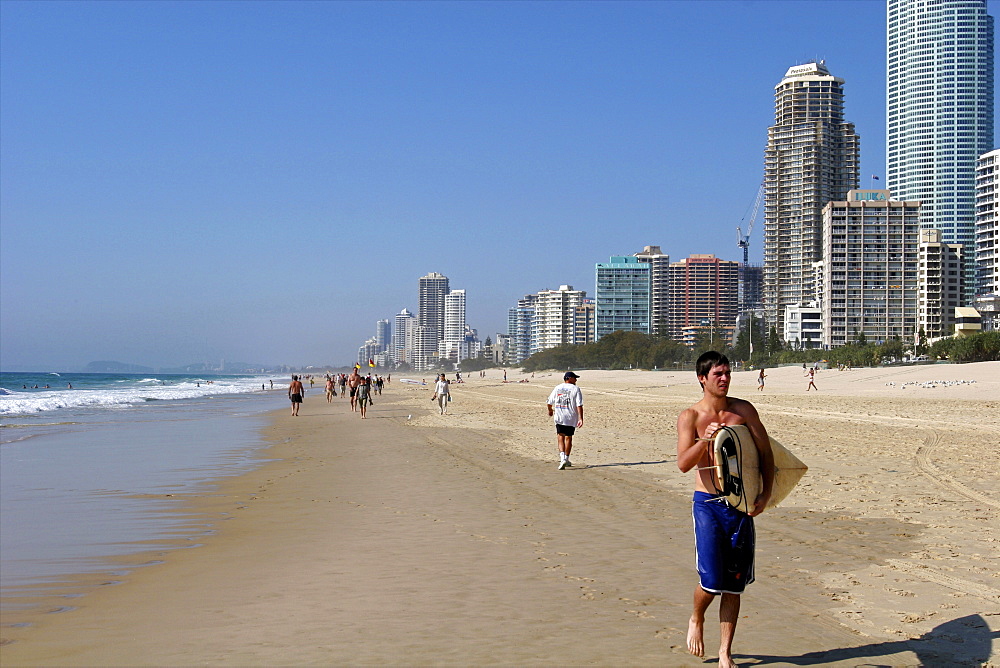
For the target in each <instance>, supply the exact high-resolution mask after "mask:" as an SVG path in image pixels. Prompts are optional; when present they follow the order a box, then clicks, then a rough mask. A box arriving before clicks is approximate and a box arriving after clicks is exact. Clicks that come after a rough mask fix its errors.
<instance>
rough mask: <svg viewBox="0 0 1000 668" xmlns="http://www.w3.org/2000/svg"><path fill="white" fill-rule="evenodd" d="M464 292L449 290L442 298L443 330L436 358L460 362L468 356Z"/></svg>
mask: <svg viewBox="0 0 1000 668" xmlns="http://www.w3.org/2000/svg"><path fill="white" fill-rule="evenodd" d="M467 330H468V325H467V324H466V322H465V290H451V291H449V292H448V294H447V295H445V298H444V330H443V336H442V338H441V341H439V342H438V356H439V357H440V358H441V359H448V360H450V361H452V362H461V361H462V360H463V359H465V358H467V357H468V356H469V347H468V345H467V341H466V334H467Z"/></svg>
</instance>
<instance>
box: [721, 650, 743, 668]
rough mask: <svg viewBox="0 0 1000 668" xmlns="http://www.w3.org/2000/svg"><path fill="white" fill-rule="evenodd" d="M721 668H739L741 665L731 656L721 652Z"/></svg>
mask: <svg viewBox="0 0 1000 668" xmlns="http://www.w3.org/2000/svg"><path fill="white" fill-rule="evenodd" d="M719 668H739V664H738V663H736V662H735V661H733V657H731V656H729V654H724V653H723V652H719Z"/></svg>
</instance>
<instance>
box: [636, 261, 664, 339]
mask: <svg viewBox="0 0 1000 668" xmlns="http://www.w3.org/2000/svg"><path fill="white" fill-rule="evenodd" d="M634 257H637V258H639V262H645V263H647V264H649V269H650V274H649V326H650V328H651V331H652V333H653V334H660V333H666V330H667V309H668V308H669V298H670V283H669V281H668V279H667V274H668V273H669V272H670V256H669V255H666V254H664V252H663V251H662V250H660V247H659V246H643V248H642V251H641V252H639V253H636V254H635V255H634Z"/></svg>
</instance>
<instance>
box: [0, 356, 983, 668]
mask: <svg viewBox="0 0 1000 668" xmlns="http://www.w3.org/2000/svg"><path fill="white" fill-rule="evenodd" d="M578 373H580V375H581V376H582V377H581V379H580V381H579V385H580V387H581V389H582V390H583V393H584V397H585V406H586V423H585V425H584V427H583V428H582V429H580V430H579V431H578V432H577V437H576V439H575V442H574V452H573V457H572V459H573V464H574V466H573V467H572V468H569V469H566V470H563V471H559V470H557V469H556V464H557V461H558V457H557V452H556V448H555V435H554V430H553V428H552V425H551V422H550V420H549V418H548V417H547V416H546V410H545V399H546V397H547V396H548V393H549V391H550V390H551V388H552V387H553V386H554V385H555V384H557V383H558V382H559V381H560V380H561V377H562V373H561V372H558V373H556V372H553V373H536V374H534V375H532V374H522V373H515V372H510V371H508V378H509V379H510V380H511V381H512V382H508V383H503V382H502V381H501V379H502V372H501V371H498V370H491V371H488V372H487V373H486V378H479V377H478V373H472V374H469V377H468V378H467V382H465V383H462V384H453V385H452V393H453V397H454V401H453V402H452V403H451V405H450V408H449V413H448V414H447V415H443V416H442V415H439V414H438V413H437V410H436V409H435V407H434V405H433V404H432V403H431V401H430V397H431V391H432V390H431V389H430V386H429V385H428V386H418V385H411V384H407V383H402V382H399V380H400V379H399V378H396V377H394V378H393V381H392V382H391V383H390V384H388V385H387V386H386V390H385V394H384V395H383V396H381V397H376V398H375V399H376V403H375V406H374V407H373V408H371V409H370V411H369V414H368V415H369V419H367V420H361V419H359V416H358V415H357V414H355V413H352V412H351V411H350V409H349V408H348V405H347V401H346V400H344V399H340V398H338V399H336V400H335V401H334V403H332V404H327V403H326V402H325V400H323V399H322V398H321V392H319V391H316V392H313V393H311V394H309V395H308V396H307V398H306V403H305V404H304V405H303V408H302V414H301V416H300V417H298V418H292V417H290V416H288V415H287V414H286V412H285V411H282V412H281V413H276V414H275V415H274V418H273V422H272V424H271V425H270V426H269V427H268V428H267V429H266V432H265V437H266V438H267V440H268V441H269V443H271V444H272V445H271V446H270V448H269V449H268V451H267V452H266V456H267V457H268V459H269V462H268V463H267V464H265V465H264V466H263V467H261V468H259V469H257V470H255V471H253V472H250V473H248V474H245V475H242V476H240V477H238V478H234V479H229V480H226V481H224V482H223V483H221V484H220V485H219V486H217V487H213V488H211V489H209V490H206V491H205V492H204V493H201V494H193V495H192V496H191V498H190V499H188V501H189V504H190V508H191V522H192V525H193V526H196V525H198V524H207V525H209V526H210V527H211V529H212V531H211V533H210V535H208V536H206V537H205V538H204V540H203V541H201V542H200V545H198V546H197V547H194V548H192V549H173V550H156V551H151V552H150V553H147V554H144V555H142V557H141V559H140V560H139V562H140V563H150V565H147V566H144V567H140V568H133V569H130V570H129V571H128V574H127V575H125V576H122V577H117V578H115V580H116V581H120V582H118V583H117V584H115V585H114V586H112V585H110V584H109V585H103V583H102V581H101V579H100V578H98V579H96V580H95V579H91V581H90V584H92V585H93V586H91V587H89V588H87V589H86V593H85V595H83V596H81V597H79V598H76V599H74V600H73V602H72V603H71V605H72V606H73V608H74V609H72V610H69V611H65V612H61V613H59V614H53V613H51V612H50V611H52V610H62V609H64V607H65V606H67V602H66V601H65V600H63V601H52V600H45V599H44V598H40V599H39V600H38V601H37V602H36V603H37V605H34V606H33V609H31V610H21V611H15V612H9V613H5V615H4V620H3V629H2V631H3V640H4V645H3V647H2V649H0V658H2V663H3V665H4V666H22V665H46V666H48V665H103V666H112V665H115V666H118V665H129V666H131V665H171V666H187V665H485V664H504V665H608V666H610V665H670V666H700V665H704V664H705V661H706V660H708V661H711V660H712V659H713V658H714V657H716V654H715V650H716V648H717V645H718V625H717V624H713V623H711V621H710V623H708V624H707V625H706V650H707V652H708V657H707V659H706V660H702V659H698V658H695V657H691V656H689V655H688V654H687V653H686V650H685V631H686V628H687V619H688V615H689V614H690V601H691V594H692V590H693V588H694V586H695V583H696V573H695V570H694V549H693V539H692V537H691V518H690V489H691V478H690V475H689V474H681V473H680V472H679V471H678V470H677V467H676V463H675V447H676V419H677V415H678V413H679V412H680V411H681V410H682V409H683V408H685V407H686V406H688V405H690V404H691V403H693V402H694V401H696V400H697V399H698V397H699V396H700V389H699V387H698V384H697V382H696V379H695V378H694V374H693V373H692V372H669V371H667V372H649V371H583V370H579V371H578ZM766 373H767V374H768V377H767V383H766V386H765V389H764V391H763V392H760V391H758V390H757V384H756V372H740V373H737V374H735V375H734V381H733V386H732V388H731V391H730V394H731V395H733V396H739V397H743V398H747V399H750V400H752V401H754V403H755V404H756V406H757V408H758V410H759V412H760V414H761V417H762V420H763V422H764V424H765V425H766V426H767V428H768V430H769V431H770V433H771V434H772V435H773V436H774V437H775V438H777V439H778V440H780V441H781V442H783V443H784V444H785V445H786V446H788V447H789V448H790V449H791V450H793V451H794V452H795V453H796V454H797V455H798V456H800V457H801V459H802V460H803V461H805V462H806V463H807V464H808V465H809V467H810V469H809V472H808V474H807V475H806V477H805V478H803V480H802V482H801V483H800V484H799V486H798V487H797V488H796V489H795V490H794V491H793V492H792V493H791V495H790V496H789V498H788V499H787V500H786V501H785V502H784V503H783V504H782V506H781V507H779V508H776V509H773V510H770V511H768V512H767V513H765V514H764V515H762V516H761V517H760V518H758V523H757V527H758V528H757V532H758V551H757V568H756V574H757V582H756V583H754V584H753V585H751V586H750V587H749V588H748V591H747V594H746V595H745V596H744V602H743V608H742V611H741V619H740V626H739V629H738V631H737V636H736V644H735V646H734V651H735V654H736V658H737V660H738V661H740V662H741V663H742V664H744V665H775V666H803V665H833V666H857V665H890V666H906V665H968V666H978V665H982V664H987V665H996V664H997V663H998V661H1000V658H998V657H1000V652H998V647H1000V575H998V573H1000V559H998V554H1000V494H998V491H997V490H1000V473H998V468H1000V467H998V464H1000V455H998V449H997V444H998V443H1000V420H998V418H1000V363H997V362H991V363H981V364H969V365H926V366H915V367H906V368H890V369H854V370H847V371H837V370H823V371H820V372H819V373H818V374H817V376H816V385H817V387H818V388H819V390H818V392H817V391H810V392H808V393H807V392H806V386H807V384H808V379H807V378H805V377H804V375H803V372H802V369H801V367H798V368H796V367H783V368H778V369H769V370H768V371H767V372H766ZM409 377H410V378H415V379H419V378H420V376H416V375H411V376H409ZM427 380H428V381H430V380H431V376H430V374H428V375H427ZM522 380H526V381H528V382H517V381H522ZM133 561H134V560H133ZM128 565H130V564H123V566H128ZM85 580H86V579H85V578H84V579H83V580H82V582H83V583H84V584H86V582H85ZM105 580H106V578H105ZM716 609H717V608H715V607H713V609H712V610H711V611H710V615H714V614H716V613H715V610H716ZM710 620H711V617H710Z"/></svg>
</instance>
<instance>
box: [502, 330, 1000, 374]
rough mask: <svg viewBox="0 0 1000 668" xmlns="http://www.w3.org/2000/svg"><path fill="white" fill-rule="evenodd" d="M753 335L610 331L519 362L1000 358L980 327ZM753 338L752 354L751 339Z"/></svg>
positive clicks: (566, 365)
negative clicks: (821, 342) (690, 339)
mask: <svg viewBox="0 0 1000 668" xmlns="http://www.w3.org/2000/svg"><path fill="white" fill-rule="evenodd" d="M755 325H756V326H755V329H754V333H753V336H752V337H751V336H750V334H749V333H748V332H747V331H746V330H744V331H742V332H740V334H739V336H737V338H736V343H735V345H730V344H729V343H728V340H727V338H726V337H725V335H724V333H723V332H722V331H721V330H719V331H707V330H706V331H705V332H702V333H700V334H699V335H698V337H697V338H696V339H695V342H694V345H693V346H692V347H688V346H686V345H684V344H682V343H680V342H677V341H673V340H671V339H668V338H665V337H661V336H655V335H651V334H643V333H641V332H614V333H613V334H609V335H608V336H605V337H603V338H601V340H600V341H596V342H594V343H587V344H584V345H566V346H559V347H556V348H549V349H547V350H541V351H539V352H537V353H535V354H534V355H532V356H531V357H529V358H528V359H526V360H525V361H524V362H523V363H522V364H521V366H522V367H523V369H524V370H525V371H541V370H544V369H671V368H677V367H680V366H684V365H690V364H692V363H693V362H694V361H695V360H696V359H697V358H698V356H699V355H701V354H702V353H703V352H705V351H707V350H719V351H721V352H723V353H725V354H726V355H727V356H729V358H730V359H731V360H733V361H734V362H739V363H741V364H742V365H744V366H747V365H753V366H756V367H759V366H776V365H781V364H814V363H817V362H826V363H827V364H829V365H831V366H837V365H841V364H843V365H845V366H878V365H880V364H891V363H897V362H903V361H906V360H912V359H914V358H916V357H923V358H926V359H927V360H939V359H940V360H950V361H953V362H986V361H991V360H1000V332H982V333H979V334H973V335H970V336H963V337H948V338H944V339H939V340H937V341H935V342H934V343H932V344H928V343H927V342H926V338H925V337H923V336H919V337H918V341H919V343H918V344H917V345H916V346H914V345H912V344H908V343H905V342H904V341H903V340H902V339H900V338H898V337H896V338H893V339H889V340H888V341H883V342H872V343H869V342H868V341H867V340H866V339H865V337H864V335H863V334H861V333H858V334H856V335H855V339H854V340H853V341H852V342H851V343H850V344H848V345H846V346H840V347H838V348H833V349H831V350H822V349H798V348H797V347H796V346H795V345H794V344H793V345H788V344H786V343H785V342H783V341H782V340H781V337H780V336H778V333H777V331H776V330H775V329H774V328H773V327H772V328H771V330H770V331H769V332H767V333H766V334H765V332H764V331H763V328H761V327H760V326H759V323H755ZM751 339H752V342H753V354H752V355H751V354H750V343H751Z"/></svg>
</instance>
